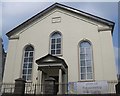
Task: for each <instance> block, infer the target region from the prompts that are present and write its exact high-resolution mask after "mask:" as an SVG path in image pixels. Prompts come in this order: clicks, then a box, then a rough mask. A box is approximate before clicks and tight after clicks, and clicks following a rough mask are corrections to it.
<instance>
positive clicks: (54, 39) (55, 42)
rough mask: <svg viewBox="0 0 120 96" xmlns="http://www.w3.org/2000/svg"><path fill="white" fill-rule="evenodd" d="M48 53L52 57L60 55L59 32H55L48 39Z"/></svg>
mask: <svg viewBox="0 0 120 96" xmlns="http://www.w3.org/2000/svg"><path fill="white" fill-rule="evenodd" d="M50 40H51V41H50V42H51V44H50V53H51V54H52V55H60V54H61V34H60V33H59V32H55V33H53V34H52V35H51V37H50Z"/></svg>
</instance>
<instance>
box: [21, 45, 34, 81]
mask: <svg viewBox="0 0 120 96" xmlns="http://www.w3.org/2000/svg"><path fill="white" fill-rule="evenodd" d="M33 53H34V48H33V47H32V46H31V45H28V46H26V48H25V50H24V56H23V70H22V77H23V79H24V80H27V81H29V80H31V76H32V64H33Z"/></svg>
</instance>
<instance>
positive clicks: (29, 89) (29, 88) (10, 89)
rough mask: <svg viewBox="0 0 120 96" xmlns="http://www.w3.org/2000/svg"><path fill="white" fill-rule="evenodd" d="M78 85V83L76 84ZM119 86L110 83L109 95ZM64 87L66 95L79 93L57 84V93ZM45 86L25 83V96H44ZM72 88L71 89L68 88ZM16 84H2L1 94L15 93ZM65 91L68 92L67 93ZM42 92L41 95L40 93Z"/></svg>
mask: <svg viewBox="0 0 120 96" xmlns="http://www.w3.org/2000/svg"><path fill="white" fill-rule="evenodd" d="M74 83H77V82H74ZM116 84H117V81H109V82H108V93H115V85H116ZM60 85H62V92H63V93H64V94H71V93H70V92H71V91H72V94H77V91H76V90H74V86H73V85H71V86H70V85H69V84H59V83H55V86H56V87H55V88H56V91H57V92H58V91H59V86H60ZM44 87H45V84H35V83H25V94H43V91H44ZM68 87H70V88H71V89H70V88H68ZM14 89H15V84H14V83H1V84H0V93H14ZM65 90H67V91H66V92H65ZM39 91H41V93H40V92H39Z"/></svg>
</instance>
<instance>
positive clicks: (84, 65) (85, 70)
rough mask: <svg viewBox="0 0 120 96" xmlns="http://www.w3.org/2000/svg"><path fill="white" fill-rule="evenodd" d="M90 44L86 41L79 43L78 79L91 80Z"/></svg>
mask: <svg viewBox="0 0 120 96" xmlns="http://www.w3.org/2000/svg"><path fill="white" fill-rule="evenodd" d="M92 60H93V57H92V46H91V43H89V42H88V41H83V42H81V43H80V80H93V61H92Z"/></svg>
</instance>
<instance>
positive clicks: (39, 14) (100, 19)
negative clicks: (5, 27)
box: [6, 3, 114, 38]
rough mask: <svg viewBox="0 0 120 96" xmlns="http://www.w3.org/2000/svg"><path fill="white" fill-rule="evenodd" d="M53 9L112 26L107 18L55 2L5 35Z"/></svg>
mask: <svg viewBox="0 0 120 96" xmlns="http://www.w3.org/2000/svg"><path fill="white" fill-rule="evenodd" d="M54 9H61V10H66V12H70V13H71V14H72V13H73V14H76V15H78V16H83V17H85V18H86V19H89V20H93V21H96V22H99V23H102V24H105V25H106V26H107V27H110V28H111V29H110V30H112V29H113V27H114V22H112V21H109V20H106V19H103V18H100V17H97V16H94V15H92V14H89V13H86V12H83V11H80V10H77V9H74V8H72V7H69V6H66V5H62V4H59V3H55V4H53V5H51V6H50V7H48V8H46V9H45V10H43V11H42V12H40V13H38V14H36V15H35V16H33V17H32V18H30V19H28V20H27V21H25V22H23V23H22V24H21V25H19V26H17V27H16V28H14V29H13V30H11V31H9V32H8V33H7V34H6V35H7V36H8V37H9V38H10V37H11V36H12V35H14V34H17V33H18V32H20V31H21V30H23V29H25V28H26V27H27V26H29V25H30V24H32V23H33V22H36V21H37V20H38V19H40V18H41V17H43V16H45V14H47V13H48V12H50V11H51V10H54ZM102 29H103V28H102ZM107 29H108V28H107ZM99 30H101V29H99Z"/></svg>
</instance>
